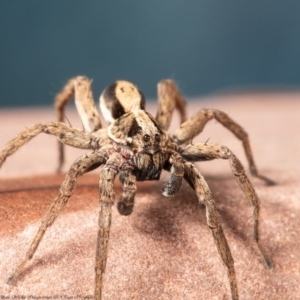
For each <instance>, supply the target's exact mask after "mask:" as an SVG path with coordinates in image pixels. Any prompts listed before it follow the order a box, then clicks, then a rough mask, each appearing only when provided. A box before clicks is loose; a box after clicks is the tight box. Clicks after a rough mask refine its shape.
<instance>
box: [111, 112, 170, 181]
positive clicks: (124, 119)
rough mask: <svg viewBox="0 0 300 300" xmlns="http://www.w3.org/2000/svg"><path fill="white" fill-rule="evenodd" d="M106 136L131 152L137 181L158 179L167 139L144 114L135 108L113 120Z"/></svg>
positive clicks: (151, 119) (154, 122) (163, 160)
mask: <svg viewBox="0 0 300 300" xmlns="http://www.w3.org/2000/svg"><path fill="white" fill-rule="evenodd" d="M108 136H109V137H110V138H111V139H112V140H113V141H114V142H116V143H117V144H119V145H123V146H125V147H128V148H129V149H130V150H131V151H132V154H133V155H132V160H133V163H134V166H135V176H136V180H138V181H144V180H158V179H159V177H160V173H161V171H162V169H163V166H164V163H165V154H164V149H165V144H166V140H167V136H166V134H165V132H164V131H163V130H161V129H160V127H159V125H158V124H157V122H156V120H155V119H154V118H153V117H152V116H151V115H150V114H148V113H147V112H145V111H144V110H141V109H135V110H133V111H132V112H130V113H126V114H124V115H122V116H121V117H120V118H118V119H117V120H115V121H113V122H112V123H111V124H110V125H109V127H108Z"/></svg>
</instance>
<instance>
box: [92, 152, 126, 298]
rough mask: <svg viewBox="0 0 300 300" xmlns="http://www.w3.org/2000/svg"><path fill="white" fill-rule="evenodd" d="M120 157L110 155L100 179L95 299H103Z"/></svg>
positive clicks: (102, 169) (115, 154)
mask: <svg viewBox="0 0 300 300" xmlns="http://www.w3.org/2000/svg"><path fill="white" fill-rule="evenodd" d="M119 165H120V157H119V154H118V153H114V154H112V155H111V156H110V158H109V160H108V161H107V162H106V164H105V165H104V166H103V167H102V168H101V172H100V180H99V194H100V199H99V200H100V212H99V222H98V226H99V227H98V234H97V248H96V263H95V273H96V276H95V294H94V299H96V300H101V297H102V283H103V274H104V272H105V267H106V261H107V250H108V241H109V232H110V226H111V210H112V209H111V207H112V205H113V204H114V200H115V193H114V189H113V184H114V179H115V177H116V175H117V173H118V168H119Z"/></svg>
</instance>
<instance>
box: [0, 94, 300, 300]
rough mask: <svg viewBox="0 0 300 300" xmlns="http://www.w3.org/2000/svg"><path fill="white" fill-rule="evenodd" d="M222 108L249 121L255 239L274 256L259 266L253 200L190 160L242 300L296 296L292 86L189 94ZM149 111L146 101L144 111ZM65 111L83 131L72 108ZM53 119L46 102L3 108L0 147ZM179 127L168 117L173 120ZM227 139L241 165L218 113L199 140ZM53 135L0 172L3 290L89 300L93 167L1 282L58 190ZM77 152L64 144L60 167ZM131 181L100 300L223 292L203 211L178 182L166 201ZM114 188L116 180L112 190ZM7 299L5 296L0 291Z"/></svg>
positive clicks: (226, 171) (297, 176)
mask: <svg viewBox="0 0 300 300" xmlns="http://www.w3.org/2000/svg"><path fill="white" fill-rule="evenodd" d="M201 107H206V108H219V109H221V110H223V111H225V112H226V113H228V114H229V115H230V116H231V117H232V118H233V119H234V120H236V121H237V122H239V123H240V124H241V125H242V126H243V127H244V128H245V129H247V131H248V133H249V135H250V138H251V143H252V148H253V153H254V156H255V160H256V164H257V166H258V169H259V171H260V172H261V173H262V174H264V175H266V176H269V177H271V178H272V179H274V180H275V181H276V182H277V185H276V186H271V187H268V186H266V185H264V183H262V182H261V181H259V180H257V179H255V178H253V177H251V176H250V179H251V181H252V183H253V184H254V186H255V188H256V190H257V193H258V195H259V197H260V199H261V207H262V209H261V237H262V244H263V245H264V247H265V249H266V252H267V254H268V256H269V257H270V258H271V260H272V261H273V263H274V268H273V269H272V270H267V269H266V268H265V266H264V264H263V262H262V259H261V257H260V255H259V253H258V251H257V249H256V247H255V245H254V243H253V241H252V237H251V233H252V227H251V226H252V219H251V214H252V212H251V208H250V207H249V205H248V203H247V201H246V199H245V197H244V196H243V194H242V192H241V191H240V190H239V187H238V186H237V184H236V182H235V179H234V177H233V176H232V175H231V173H230V168H229V166H228V163H227V162H226V161H213V162H206V163H201V164H198V166H199V168H200V170H201V171H202V173H203V174H204V175H205V176H206V178H207V181H208V183H209V185H210V187H211V189H212V191H213V194H214V197H215V199H216V201H217V203H218V205H219V209H220V213H221V216H222V222H223V227H224V231H225V234H226V237H227V239H228V242H229V245H230V247H231V250H232V254H233V257H234V259H235V267H236V273H237V278H238V286H239V292H240V298H241V299H256V300H257V299H270V300H271V299H272V300H273V299H275V300H276V299H278V300H279V299H293V300H294V299H300V284H299V283H300V251H299V246H300V242H299V241H300V218H299V215H300V130H299V128H300V94H297V93H278V94H275V93H251V94H234V95H221V96H220V95H216V96H212V97H210V98H205V99H201V101H200V100H199V101H195V102H191V103H190V106H189V112H190V114H191V113H192V112H194V111H195V110H197V109H200V108H201ZM149 108H150V109H149V110H150V111H151V112H154V111H155V109H154V106H150V107H149ZM67 115H68V118H69V119H70V121H71V123H72V124H73V125H74V126H76V127H79V128H80V127H81V125H80V122H79V121H78V118H77V117H76V114H75V112H74V110H72V109H70V110H69V112H68V114H67ZM51 120H54V113H53V112H52V110H51V109H43V108H35V109H9V110H2V111H1V112H0V147H2V146H3V145H4V144H5V143H6V142H7V141H9V140H10V139H11V138H12V137H14V136H15V134H17V133H18V132H19V131H21V130H23V129H24V128H25V127H26V126H30V125H32V124H34V123H36V122H45V121H51ZM177 125H178V124H177V123H176V121H175V122H174V123H173V128H175V127H176V126H177ZM208 138H210V139H209V143H220V144H224V145H227V146H228V147H229V148H230V149H231V150H233V151H234V152H235V153H236V154H237V155H238V157H240V159H241V161H242V162H243V163H244V165H245V167H246V168H247V163H246V160H245V155H244V153H243V150H242V147H241V144H240V142H239V141H237V140H236V139H235V137H234V136H233V135H232V134H231V133H229V132H227V130H226V129H224V128H223V127H222V126H221V125H219V124H218V123H217V122H216V121H211V122H210V123H209V124H208V125H207V127H206V128H205V130H204V132H203V133H202V134H201V135H200V136H199V137H198V138H197V139H195V141H201V142H204V141H206V140H207V139H208ZM56 150H57V149H56V140H55V138H53V137H49V136H47V135H40V136H38V137H37V138H35V139H34V140H32V141H31V142H30V143H29V144H28V145H26V146H24V147H23V148H22V149H21V150H20V151H19V152H18V153H16V154H14V155H13V156H12V157H10V158H9V159H8V160H7V162H5V164H4V165H3V167H2V169H1V170H0V297H6V299H16V297H19V298H20V297H21V296H24V297H23V299H26V297H27V299H29V298H31V299H33V298H34V297H35V298H38V297H42V298H48V299H67V298H72V297H73V299H75V298H77V299H83V298H92V294H93V286H94V257H95V243H96V229H97V215H98V194H97V191H98V188H97V182H98V175H97V171H94V172H93V173H92V174H89V175H86V176H84V177H82V178H80V180H79V182H78V187H77V189H76V191H75V193H74V195H73V196H72V198H71V199H70V201H69V203H68V204H67V205H66V207H65V209H64V210H63V212H62V213H61V215H60V217H59V218H58V219H57V221H56V222H55V224H54V225H53V226H52V227H51V228H50V229H49V230H48V232H47V233H46V235H45V238H44V239H43V241H42V242H41V244H40V247H39V248H38V250H37V252H36V254H35V256H34V258H33V259H32V261H31V262H30V263H29V264H28V265H27V267H26V268H25V270H24V272H23V273H22V275H21V276H20V277H19V278H18V280H17V281H16V283H15V284H14V285H12V286H9V285H7V284H6V283H5V282H6V279H7V278H8V276H9V275H10V274H11V272H12V271H13V270H14V268H15V267H16V266H17V264H18V263H19V262H20V261H21V260H22V258H23V257H24V254H25V253H26V251H27V249H28V247H29V244H30V242H31V240H32V239H33V237H34V235H35V232H36V231H37V229H38V226H39V223H40V219H41V217H42V216H43V214H44V212H45V211H46V210H47V207H48V206H49V204H50V203H51V202H52V200H53V199H54V197H55V196H56V194H57V192H58V189H59V186H60V183H61V182H62V180H63V176H62V175H55V174H54V171H55V169H56V159H57V151H56ZM81 153H83V151H81V150H74V149H70V148H68V152H67V155H68V161H67V163H66V168H65V170H67V166H68V165H70V164H71V162H72V161H74V159H75V158H76V157H78V156H79V155H80V154H81ZM165 176H166V174H163V175H162V179H161V180H160V181H159V182H146V183H140V184H139V185H138V188H139V189H138V193H137V196H136V206H135V210H134V213H133V214H132V215H131V216H129V217H124V216H120V215H119V214H118V212H117V210H116V209H115V208H114V209H113V225H112V229H111V239H110V245H109V258H108V262H107V269H106V277H105V282H104V286H105V288H104V295H103V298H104V299H112V300H114V299H147V300H148V299H149V300H150V299H151V300H152V299H153V300H154V299H161V300H162V299H164V300H166V299H182V300H190V299H229V298H230V296H229V295H230V292H229V285H228V280H227V276H226V270H225V267H224V266H223V265H222V262H221V259H220V257H219V255H218V253H217V250H216V247H215V245H214V242H213V238H212V236H211V233H210V231H209V229H208V228H207V226H206V221H205V210H204V208H203V207H202V206H199V205H198V203H197V198H196V196H195V195H194V193H193V191H192V190H191V188H190V187H189V186H188V185H187V184H184V185H183V187H182V189H181V190H180V192H179V194H178V195H177V196H176V197H175V198H172V199H167V198H164V197H163V196H162V195H161V194H160V190H161V186H162V184H163V179H164V177H165ZM120 193H121V190H120V186H119V183H118V180H117V181H116V195H117V196H118V195H119V194H120ZM1 299H4V298H1Z"/></svg>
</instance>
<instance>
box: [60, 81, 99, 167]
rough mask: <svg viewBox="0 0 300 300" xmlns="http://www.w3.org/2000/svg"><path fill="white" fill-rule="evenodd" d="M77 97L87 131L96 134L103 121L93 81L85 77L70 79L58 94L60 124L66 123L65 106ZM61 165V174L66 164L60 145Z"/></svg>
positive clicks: (61, 145)
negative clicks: (98, 108)
mask: <svg viewBox="0 0 300 300" xmlns="http://www.w3.org/2000/svg"><path fill="white" fill-rule="evenodd" d="M73 97H75V104H76V108H77V111H78V114H79V116H80V118H81V121H82V124H83V126H84V129H85V131H87V132H94V131H96V130H98V129H100V128H101V121H100V118H99V114H98V111H97V109H96V106H95V102H94V98H93V93H92V88H91V81H90V80H89V79H88V78H87V77H85V76H77V77H74V78H72V79H70V80H69V81H68V82H67V84H66V85H65V86H64V87H63V89H62V90H61V91H60V93H58V94H57V96H56V97H55V100H54V106H55V110H56V114H57V119H58V121H59V122H64V118H65V106H66V105H67V104H68V102H69V101H70V100H71V99H72V98H73ZM58 147H59V164H58V168H57V172H61V168H62V165H63V163H64V159H65V158H64V145H63V144H62V143H59V145H58Z"/></svg>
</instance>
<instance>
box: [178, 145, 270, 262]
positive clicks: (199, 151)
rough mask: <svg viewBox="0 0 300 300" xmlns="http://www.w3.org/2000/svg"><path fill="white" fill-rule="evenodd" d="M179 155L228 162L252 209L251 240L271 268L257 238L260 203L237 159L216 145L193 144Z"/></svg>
mask: <svg viewBox="0 0 300 300" xmlns="http://www.w3.org/2000/svg"><path fill="white" fill-rule="evenodd" d="M181 155H182V156H183V157H184V158H186V159H187V160H188V161H201V160H212V159H217V158H221V159H227V160H228V161H229V164H230V167H231V170H232V173H233V175H234V176H235V178H236V181H237V183H238V184H239V186H240V188H241V190H242V191H243V193H244V194H245V196H246V198H247V199H248V201H249V203H250V205H251V206H252V208H253V219H254V227H253V238H254V241H255V243H256V244H257V246H258V249H259V251H260V252H261V254H262V256H263V258H264V261H265V263H266V266H267V267H268V268H272V263H271V261H270V260H269V259H268V258H267V257H266V255H265V253H264V250H263V248H262V246H261V245H260V237H259V212H260V201H259V198H258V196H257V194H256V192H255V189H254V187H253V185H252V184H251V182H250V181H249V179H248V177H247V176H246V174H245V170H244V168H243V166H242V164H241V162H240V161H239V160H238V158H237V157H236V156H235V155H234V154H233V153H232V152H231V151H230V150H229V149H228V148H227V147H225V146H220V145H216V144H202V143H198V144H194V145H188V146H187V147H186V148H185V149H184V150H183V151H182V152H181Z"/></svg>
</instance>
